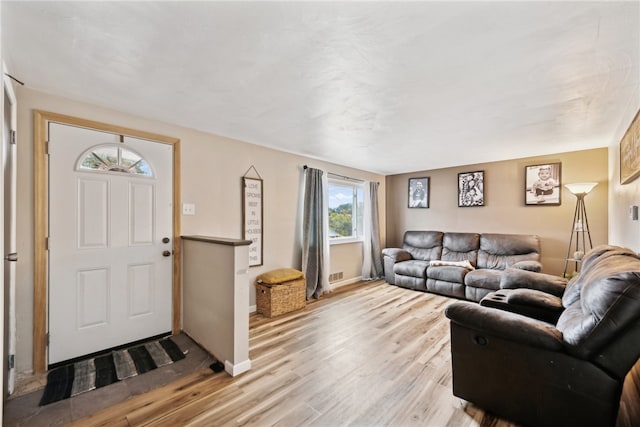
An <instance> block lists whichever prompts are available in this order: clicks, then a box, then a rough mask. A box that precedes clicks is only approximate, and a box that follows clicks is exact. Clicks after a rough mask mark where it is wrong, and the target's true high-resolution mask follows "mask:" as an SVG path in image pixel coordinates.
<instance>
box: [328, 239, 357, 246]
mask: <svg viewBox="0 0 640 427" xmlns="http://www.w3.org/2000/svg"><path fill="white" fill-rule="evenodd" d="M362 242H363V239H362V237H353V238H351V237H345V238H343V239H329V246H332V245H342V244H345V243H362Z"/></svg>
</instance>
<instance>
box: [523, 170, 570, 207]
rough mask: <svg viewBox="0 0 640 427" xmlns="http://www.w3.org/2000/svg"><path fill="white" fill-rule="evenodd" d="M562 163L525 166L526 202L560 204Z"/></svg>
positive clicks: (530, 203)
mask: <svg viewBox="0 0 640 427" xmlns="http://www.w3.org/2000/svg"><path fill="white" fill-rule="evenodd" d="M561 166H562V163H559V162H558V163H546V164H543V165H533V166H525V168H524V169H525V172H524V175H525V184H524V204H525V205H532V206H540V205H544V206H550V205H551V206H553V205H556V206H557V205H560V197H561V194H562V191H561V189H562V187H561V185H562V179H561V172H562V171H561Z"/></svg>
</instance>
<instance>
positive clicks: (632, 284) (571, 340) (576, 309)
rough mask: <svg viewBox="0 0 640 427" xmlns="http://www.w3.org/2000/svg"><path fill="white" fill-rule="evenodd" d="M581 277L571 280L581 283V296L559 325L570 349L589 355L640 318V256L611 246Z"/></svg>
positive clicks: (585, 357) (582, 355) (575, 353)
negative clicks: (577, 279)
mask: <svg viewBox="0 0 640 427" xmlns="http://www.w3.org/2000/svg"><path fill="white" fill-rule="evenodd" d="M620 249H622V248H620ZM579 277H580V279H581V280H579V281H573V282H572V283H571V285H572V288H573V287H576V286H580V285H581V287H580V289H579V294H580V295H579V299H578V300H576V301H574V302H573V303H571V304H570V305H569V306H568V307H567V308H566V309H565V310H564V312H563V313H562V315H560V318H559V319H558V324H557V326H556V327H557V328H558V330H560V331H561V332H562V334H563V337H564V341H565V344H566V346H567V350H568V351H569V352H570V353H572V354H574V355H576V356H578V357H580V358H583V359H588V358H591V357H592V356H597V354H598V352H599V351H600V349H601V348H602V347H603V346H605V345H606V344H607V343H608V342H609V341H611V340H613V339H614V338H615V336H616V335H617V334H620V333H621V332H622V331H624V330H625V328H628V327H630V326H631V325H632V324H634V323H637V322H638V321H640V259H639V258H638V256H637V255H635V254H634V253H633V252H631V251H628V250H616V249H615V248H614V249H612V248H611V247H609V248H607V250H606V251H604V252H603V253H601V254H600V255H599V256H597V259H593V260H592V261H591V265H588V266H587V268H585V270H583V271H582V272H581V273H580V275H579ZM569 290H571V289H568V291H569ZM571 291H572V292H575V291H573V290H571ZM564 303H565V301H564V298H563V304H564Z"/></svg>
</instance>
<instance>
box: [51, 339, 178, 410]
mask: <svg viewBox="0 0 640 427" xmlns="http://www.w3.org/2000/svg"><path fill="white" fill-rule="evenodd" d="M184 357H185V355H184V353H183V352H182V350H180V347H178V345H177V344H176V343H175V342H173V341H172V340H171V338H165V339H162V340H158V341H151V342H148V343H145V344H141V345H137V346H135V347H132V348H128V349H124V350H117V351H112V352H111V353H108V354H104V355H101V356H96V357H93V358H90V359H86V360H81V361H79V362H75V363H71V364H69V365H64V366H60V367H58V368H55V369H52V370H51V371H49V373H48V374H47V385H46V386H45V388H44V394H43V395H42V399H40V406H43V405H48V404H49V403H53V402H57V401H59V400H63V399H67V398H69V397H72V396H76V395H78V394H80V393H84V392H87V391H89V390H94V389H96V388H100V387H104V386H106V385H109V384H112V383H114V382H116V381H121V380H124V379H127V378H131V377H134V376H136V375H138V374H143V373H145V372H148V371H151V370H152V369H156V368H159V367H161V366H165V365H169V364H171V363H173V362H175V361H177V360H180V359H184Z"/></svg>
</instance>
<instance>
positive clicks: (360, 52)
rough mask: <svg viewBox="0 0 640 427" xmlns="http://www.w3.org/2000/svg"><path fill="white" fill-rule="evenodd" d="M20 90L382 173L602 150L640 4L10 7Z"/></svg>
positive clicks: (625, 94)
mask: <svg viewBox="0 0 640 427" xmlns="http://www.w3.org/2000/svg"><path fill="white" fill-rule="evenodd" d="M0 7H1V8H2V43H3V46H2V47H3V56H4V59H5V62H6V63H7V65H8V68H9V71H10V73H11V74H12V75H14V76H15V77H17V78H19V79H20V80H23V81H24V82H25V83H26V85H27V86H28V87H31V88H33V89H36V90H40V91H44V92H48V93H54V94H58V95H62V96H65V97H68V98H72V99H77V100H81V101H86V102H90V103H93V104H96V105H100V106H104V107H110V108H113V109H116V110H120V111H124V112H127V113H131V114H135V115H140V116H143V117H148V118H152V119H157V120H161V121H163V122H168V123H174V124H178V125H181V126H186V127H189V128H193V129H198V130H202V131H207V132H211V133H215V134H219V135H224V136H228V137H232V138H236V139H239V140H243V141H247V142H251V143H254V144H258V145H264V146H268V147H273V148H277V149H280V150H284V151H288V152H292V153H297V154H301V155H304V156H309V157H313V158H318V159H322V160H326V161H330V162H334V163H337V164H341V165H346V166H351V167H355V168H359V169H364V170H368V171H372V172H378V173H381V174H394V173H402V172H410V171H417V170H425V169H435V168H440V167H448V166H456V165H463V164H473V163H479V162H484V161H493V160H501V159H512V158H519V157H526V156H532V155H542V154H550V153H557V152H561V151H573V150H580V149H587V148H594V147H603V146H607V145H609V144H610V143H611V142H612V140H613V138H614V137H615V132H616V130H617V129H618V127H619V126H620V125H621V120H622V118H623V115H624V113H625V111H626V110H627V109H628V108H629V106H630V105H633V103H635V105H640V102H638V99H639V97H640V89H639V84H640V83H639V82H640V77H639V74H640V66H639V62H640V60H639V57H640V2H638V1H632V2H612V1H606V2H599V3H592V2H580V1H579V2H566V1H558V2H516V1H513V2H406V3H405V2H153V1H145V2H56V1H52V2H11V1H6V0H3V1H2V3H1V5H0Z"/></svg>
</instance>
